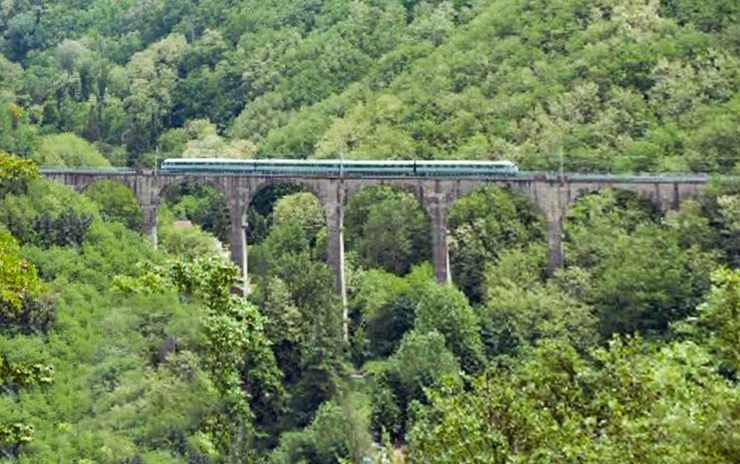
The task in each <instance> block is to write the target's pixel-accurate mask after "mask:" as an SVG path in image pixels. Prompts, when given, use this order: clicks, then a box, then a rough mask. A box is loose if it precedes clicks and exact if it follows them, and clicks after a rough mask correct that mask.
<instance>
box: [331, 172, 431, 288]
mask: <svg viewBox="0 0 740 464" xmlns="http://www.w3.org/2000/svg"><path fill="white" fill-rule="evenodd" d="M344 231H345V235H344V238H345V250H346V253H347V256H348V260H349V261H351V262H353V263H355V264H356V265H357V266H358V267H359V268H361V269H382V270H384V271H386V272H389V273H392V274H395V275H399V276H402V275H405V274H407V273H408V272H409V271H410V270H411V269H412V268H413V267H414V266H416V265H418V264H421V263H423V262H426V261H430V260H431V257H432V236H431V221H430V218H429V215H428V214H427V212H426V210H425V209H424V207H423V206H422V205H421V204H420V203H419V201H418V199H417V197H416V196H415V195H414V194H413V193H411V192H409V191H407V190H405V189H403V188H398V187H391V186H372V187H366V188H363V189H361V190H359V191H358V192H356V193H354V195H352V197H351V198H350V200H349V202H348V204H347V207H346V208H345V214H344Z"/></svg>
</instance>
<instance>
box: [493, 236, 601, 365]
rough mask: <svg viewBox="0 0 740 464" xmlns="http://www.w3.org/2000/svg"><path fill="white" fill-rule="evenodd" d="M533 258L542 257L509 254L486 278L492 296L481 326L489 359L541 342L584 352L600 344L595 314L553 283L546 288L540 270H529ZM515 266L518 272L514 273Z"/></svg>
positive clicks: (528, 252) (531, 251)
mask: <svg viewBox="0 0 740 464" xmlns="http://www.w3.org/2000/svg"><path fill="white" fill-rule="evenodd" d="M532 255H534V256H537V255H540V256H544V253H539V250H536V249H533V248H530V249H528V250H526V251H522V250H509V251H507V252H505V253H504V254H503V255H502V256H501V259H500V261H499V263H498V264H497V265H496V266H494V267H491V268H489V269H488V271H487V272H486V287H487V288H488V292H487V295H486V299H485V302H486V305H485V307H484V308H483V309H482V310H481V315H480V324H481V338H482V340H483V344H484V345H485V348H486V352H487V354H488V356H489V357H495V356H502V355H516V354H518V353H519V352H520V351H521V350H526V349H527V348H528V347H530V346H533V345H536V344H537V343H539V342H540V341H541V340H542V339H565V340H567V341H568V342H569V343H570V344H571V345H573V346H574V347H576V348H578V349H579V350H580V351H584V350H586V349H587V348H589V347H591V346H593V345H594V344H595V343H596V342H597V341H598V331H597V322H598V321H597V320H596V318H595V317H594V316H593V308H591V307H589V306H588V305H586V304H584V303H582V302H581V301H579V300H578V299H577V298H575V297H574V296H572V295H569V294H568V293H567V292H565V291H563V290H562V289H561V288H558V287H557V286H556V285H554V284H553V283H547V284H543V283H542V282H541V281H540V280H539V276H538V272H537V271H538V269H537V267H538V266H537V265H535V266H534V269H532V266H531V264H530V266H527V264H529V263H528V259H529V260H530V261H531V260H532V259H531V256H532ZM524 263H527V264H524ZM511 265H514V266H517V267H518V268H515V269H513V270H512V269H511V267H512V266H511ZM533 271H534V272H533Z"/></svg>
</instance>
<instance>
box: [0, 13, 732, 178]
mask: <svg viewBox="0 0 740 464" xmlns="http://www.w3.org/2000/svg"><path fill="white" fill-rule="evenodd" d="M739 9H740V7H738V4H737V2H735V1H733V0H712V1H709V2H703V1H698V0H660V1H659V0H650V1H644V0H599V1H592V0H556V1H539V0H454V1H439V0H430V1H416V0H372V1H348V0H299V1H295V0H290V1H288V0H271V1H268V2H265V1H254V0H241V1H231V0H229V1H224V0H208V1H195V0H185V1H174V0H146V1H144V0H122V1H113V0H91V1H77V0H53V1H44V2H41V1H37V0H9V1H6V2H4V3H3V5H2V9H0V31H2V34H1V38H0V51H2V55H3V57H0V70H1V72H0V105H1V106H2V107H3V108H4V110H3V111H2V112H1V113H2V114H1V115H0V148H2V149H4V150H6V151H13V152H15V153H20V154H24V155H29V156H34V157H36V158H37V159H38V160H40V161H42V162H45V163H66V164H78V163H81V162H83V161H84V162H86V163H104V160H103V159H101V157H99V156H95V152H96V151H97V152H100V153H102V154H103V155H104V156H105V158H107V159H108V160H109V162H111V163H112V164H115V165H123V164H129V165H151V164H152V163H153V159H154V157H155V156H157V155H156V153H159V156H160V158H161V157H164V156H181V155H198V156H200V155H205V156H213V155H216V154H219V155H227V156H235V157H251V156H265V157H338V156H340V155H341V156H346V157H351V158H378V159H383V158H422V159H428V158H465V159H489V158H507V159H513V160H515V161H517V162H519V163H520V164H522V165H523V166H524V167H526V168H530V169H552V168H555V167H557V166H558V165H559V160H560V157H561V156H562V157H563V161H564V164H565V166H566V168H567V169H572V170H576V169H578V170H591V171H597V170H598V171H620V172H622V171H711V172H728V171H732V170H736V169H737V163H738V157H740V152H739V151H738V146H740V143H738V140H739V138H740V136H739V135H738V127H740V100H739V98H740V97H738V82H740V65H739V62H738V60H739V56H738V53H740V26H739V25H738V14H740V12H739V11H738V10H739ZM58 133H63V134H65V135H63V136H54V135H53V134H58ZM71 134H74V135H76V136H77V137H81V138H83V139H85V140H87V141H88V142H91V143H92V144H94V146H89V145H88V144H85V143H84V142H82V141H81V140H79V139H78V138H77V137H73V136H72V135H71ZM65 153H70V154H71V153H75V154H79V155H78V156H80V158H77V157H75V156H72V155H70V158H69V159H68V158H67V157H66V156H65ZM81 153H85V154H87V155H88V156H83V155H82V154H81ZM88 158H89V159H88Z"/></svg>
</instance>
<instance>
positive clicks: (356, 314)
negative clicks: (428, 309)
mask: <svg viewBox="0 0 740 464" xmlns="http://www.w3.org/2000/svg"><path fill="white" fill-rule="evenodd" d="M433 279H434V276H433V273H432V268H431V266H429V265H428V264H424V265H421V266H417V267H415V268H414V269H412V270H411V272H410V273H409V274H407V275H406V276H404V277H398V276H396V275H394V274H390V273H387V272H385V271H381V270H379V269H371V270H368V271H364V272H361V273H359V274H358V275H357V276H356V278H355V283H354V285H353V288H352V299H351V304H350V306H351V309H350V312H351V319H352V327H351V332H352V355H353V360H354V362H355V363H356V364H357V365H361V364H362V363H363V362H364V361H366V360H368V359H374V358H383V357H387V356H389V355H391V354H392V353H393V352H395V351H396V349H397V348H398V346H399V344H400V342H401V339H402V338H403V335H404V334H405V333H406V332H408V331H409V330H411V329H412V328H413V327H414V321H415V319H416V307H417V305H418V303H419V300H420V299H421V298H422V295H423V294H424V293H425V292H426V291H427V289H428V288H429V287H430V286H431V285H432V282H433Z"/></svg>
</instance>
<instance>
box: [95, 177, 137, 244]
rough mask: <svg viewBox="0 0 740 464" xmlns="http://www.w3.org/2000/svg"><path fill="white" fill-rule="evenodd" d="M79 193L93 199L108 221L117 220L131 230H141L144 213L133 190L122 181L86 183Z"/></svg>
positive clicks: (106, 180)
mask: <svg viewBox="0 0 740 464" xmlns="http://www.w3.org/2000/svg"><path fill="white" fill-rule="evenodd" d="M81 193H82V194H83V195H85V196H86V197H88V198H90V199H91V200H93V201H94V202H95V203H96V204H97V205H98V208H99V209H100V215H101V217H102V218H103V219H104V220H106V221H109V222H119V223H121V224H123V225H125V226H126V227H128V228H129V229H131V230H134V231H136V232H141V230H142V227H143V225H144V213H143V211H142V210H141V207H140V205H139V202H138V200H137V199H136V195H135V194H134V192H133V191H132V190H131V188H129V187H128V186H127V185H125V184H124V183H122V182H118V181H115V180H109V179H105V180H99V181H96V182H93V183H91V184H88V185H86V186H85V187H84V188H83V189H82V190H81Z"/></svg>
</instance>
